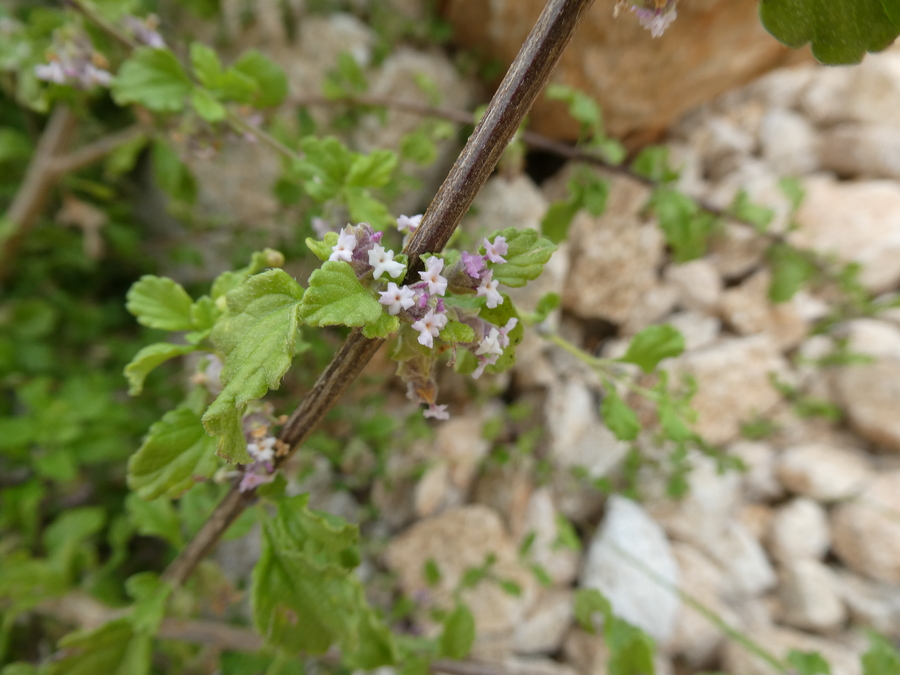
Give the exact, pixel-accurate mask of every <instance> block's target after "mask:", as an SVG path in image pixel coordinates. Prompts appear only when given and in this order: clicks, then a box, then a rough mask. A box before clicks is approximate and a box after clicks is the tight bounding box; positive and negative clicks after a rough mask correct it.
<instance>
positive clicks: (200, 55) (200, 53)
mask: <svg viewBox="0 0 900 675" xmlns="http://www.w3.org/2000/svg"><path fill="white" fill-rule="evenodd" d="M191 67H192V68H193V69H194V75H196V76H197V79H198V80H200V84H202V85H203V86H204V87H208V88H210V89H215V88H216V87H218V86H219V80H220V78H221V77H222V62H221V61H219V55H218V54H216V51H215V50H214V49H212V48H210V47H207V46H206V45H205V44H203V43H202V42H192V43H191Z"/></svg>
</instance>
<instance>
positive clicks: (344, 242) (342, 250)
mask: <svg viewBox="0 0 900 675" xmlns="http://www.w3.org/2000/svg"><path fill="white" fill-rule="evenodd" d="M355 248H356V237H355V236H354V235H353V234H352V233H351V232H348V231H347V230H346V229H343V230H341V233H340V234H339V235H338V241H337V243H336V244H335V245H334V246H332V247H331V255H330V256H329V257H328V259H329V260H343V261H344V262H350V261H351V260H353V249H355Z"/></svg>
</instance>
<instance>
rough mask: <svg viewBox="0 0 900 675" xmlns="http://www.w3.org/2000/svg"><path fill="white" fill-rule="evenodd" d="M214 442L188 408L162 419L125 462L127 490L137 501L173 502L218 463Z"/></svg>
mask: <svg viewBox="0 0 900 675" xmlns="http://www.w3.org/2000/svg"><path fill="white" fill-rule="evenodd" d="M215 451H216V439H214V438H212V437H210V436H208V435H207V433H206V430H205V429H204V428H203V423H202V422H201V421H200V416H199V415H197V414H196V413H194V412H193V411H192V410H189V409H188V408H177V409H175V410H172V411H170V412H167V413H166V414H165V415H163V418H162V419H161V420H160V421H159V422H156V423H155V424H154V425H153V426H151V427H150V432H149V434H148V435H147V439H146V440H145V441H144V443H143V444H142V445H141V447H140V449H139V450H138V451H137V452H136V453H135V454H134V455H132V456H131V459H130V460H129V461H128V487H129V488H130V489H131V490H134V491H135V492H136V493H137V495H138V496H139V497H140V498H141V499H146V500H149V499H156V498H157V497H160V496H162V495H166V496H168V497H170V498H176V497H179V496H181V494H182V493H183V492H184V491H185V490H187V489H188V488H190V487H191V486H192V485H193V484H194V483H195V482H197V480H198V479H199V480H203V479H206V478H209V477H210V476H212V474H213V473H214V472H215V470H216V467H217V464H218V462H217V461H216V458H215Z"/></svg>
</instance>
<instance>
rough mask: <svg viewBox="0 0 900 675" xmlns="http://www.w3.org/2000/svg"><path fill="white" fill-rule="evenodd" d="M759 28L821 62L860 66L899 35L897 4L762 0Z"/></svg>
mask: <svg viewBox="0 0 900 675" xmlns="http://www.w3.org/2000/svg"><path fill="white" fill-rule="evenodd" d="M759 17H760V19H761V20H762V23H763V26H765V28H766V30H768V31H769V32H770V33H771V34H772V35H773V36H775V38H776V39H778V40H780V41H781V42H783V43H784V44H786V45H788V46H789V47H794V48H798V47H802V46H803V45H805V44H806V43H807V42H809V43H811V45H812V52H813V56H815V57H816V58H817V59H818V60H819V61H821V62H822V63H826V64H830V65H837V64H848V63H859V62H860V61H861V60H862V57H863V56H864V55H865V53H866V52H878V51H881V50H882V49H885V48H887V47H888V46H889V45H890V44H891V42H893V41H894V39H895V38H896V37H897V35H898V34H900V8H898V3H897V2H896V0H763V2H761V3H760V6H759Z"/></svg>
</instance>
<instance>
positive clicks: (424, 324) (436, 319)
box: [412, 309, 447, 348]
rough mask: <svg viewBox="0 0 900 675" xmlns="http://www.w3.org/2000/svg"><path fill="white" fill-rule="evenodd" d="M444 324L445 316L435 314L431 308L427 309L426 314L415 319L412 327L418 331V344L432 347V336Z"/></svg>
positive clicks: (434, 335) (436, 333) (436, 334)
mask: <svg viewBox="0 0 900 675" xmlns="http://www.w3.org/2000/svg"><path fill="white" fill-rule="evenodd" d="M446 325H447V317H446V316H445V315H444V314H435V313H434V310H433V309H429V310H428V314H426V315H425V316H423V317H422V318H421V319H419V320H418V321H416V322H415V323H414V324H413V325H412V327H413V329H414V330H417V331H419V344H420V345H424V346H425V347H429V348H431V347H434V338H436V337H437V336H438V334H439V333H440V332H441V328H443V327H444V326H446Z"/></svg>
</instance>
